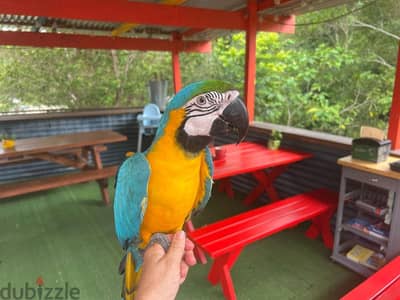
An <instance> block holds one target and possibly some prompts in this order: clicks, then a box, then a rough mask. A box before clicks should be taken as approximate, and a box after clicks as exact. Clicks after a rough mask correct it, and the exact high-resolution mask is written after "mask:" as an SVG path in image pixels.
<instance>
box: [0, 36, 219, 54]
mask: <svg viewBox="0 0 400 300" xmlns="http://www.w3.org/2000/svg"><path fill="white" fill-rule="evenodd" d="M0 45H16V46H32V47H49V48H57V47H59V48H77V47H79V48H81V49H125V50H140V51H179V52H180V51H182V52H211V43H210V42H208V41H205V42H192V41H180V40H175V41H171V40H161V39H144V38H119V37H108V36H89V35H78V34H59V33H38V32H18V31H3V32H0Z"/></svg>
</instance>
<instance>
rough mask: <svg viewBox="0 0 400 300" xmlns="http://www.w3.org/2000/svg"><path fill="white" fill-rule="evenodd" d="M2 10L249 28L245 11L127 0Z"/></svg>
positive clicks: (51, 2) (49, 2) (74, 0)
mask: <svg viewBox="0 0 400 300" xmlns="http://www.w3.org/2000/svg"><path fill="white" fill-rule="evenodd" d="M0 13H2V14H14V15H27V16H45V17H53V18H66V19H78V20H92V21H104V22H118V23H119V22H121V23H138V24H152V25H164V26H178V27H190V28H218V29H234V30H245V29H246V22H245V17H244V15H243V13H242V12H231V11H223V10H215V9H203V8H194V7H184V6H171V5H164V4H153V3H144V2H129V1H126V0H113V1H109V0H107V1H106V0H84V1H82V0H41V1H37V0H17V1H16V0H1V1H0Z"/></svg>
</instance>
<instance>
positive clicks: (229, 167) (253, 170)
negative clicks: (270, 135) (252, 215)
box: [212, 142, 312, 205]
mask: <svg viewBox="0 0 400 300" xmlns="http://www.w3.org/2000/svg"><path fill="white" fill-rule="evenodd" d="M220 148H221V149H223V150H224V152H225V157H224V158H223V159H220V160H214V176H213V179H214V180H221V183H220V186H219V187H220V190H221V191H225V192H226V193H227V194H228V195H229V196H233V190H232V185H231V182H230V177H232V176H236V175H241V174H246V173H250V174H252V175H253V176H254V178H255V179H256V180H257V183H258V184H257V186H256V187H255V188H254V189H253V190H252V191H251V192H250V194H249V195H247V197H246V199H245V200H244V203H245V204H248V205H249V204H251V203H253V202H254V201H256V200H257V198H258V197H260V196H261V194H262V193H263V192H264V191H265V192H266V193H267V195H268V196H269V198H270V199H271V201H276V200H279V196H278V193H277V191H276V189H275V188H274V186H273V182H274V180H275V179H276V178H277V177H278V176H279V175H281V174H282V173H283V172H284V171H285V170H286V169H287V167H288V166H289V165H291V164H293V163H296V162H299V161H302V160H304V159H307V158H310V157H311V156H312V155H311V154H309V153H304V152H298V151H292V150H287V149H277V150H271V149H268V148H267V147H266V146H264V145H261V144H257V143H253V142H243V143H240V144H229V145H223V146H220ZM212 151H215V150H212ZM267 169H268V171H267V172H266V170H267Z"/></svg>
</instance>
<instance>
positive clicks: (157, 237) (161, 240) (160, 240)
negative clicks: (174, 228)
mask: <svg viewBox="0 0 400 300" xmlns="http://www.w3.org/2000/svg"><path fill="white" fill-rule="evenodd" d="M155 243H157V244H159V245H160V246H161V247H163V249H164V251H165V253H167V252H168V249H169V246H170V245H171V240H170V239H169V237H168V235H167V234H165V233H158V232H157V233H154V234H153V235H152V236H151V239H150V242H149V244H148V245H147V246H146V249H147V248H150V247H151V246H153V245H154V244H155ZM145 251H146V250H145Z"/></svg>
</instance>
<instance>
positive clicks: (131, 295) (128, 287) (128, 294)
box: [120, 252, 142, 300]
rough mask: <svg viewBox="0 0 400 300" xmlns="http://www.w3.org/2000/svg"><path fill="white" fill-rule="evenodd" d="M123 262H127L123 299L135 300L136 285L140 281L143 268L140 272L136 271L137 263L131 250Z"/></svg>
mask: <svg viewBox="0 0 400 300" xmlns="http://www.w3.org/2000/svg"><path fill="white" fill-rule="evenodd" d="M122 262H125V274H124V280H123V284H122V299H123V300H133V299H135V293H136V292H135V291H136V286H137V283H138V281H139V278H140V274H141V273H142V269H141V268H140V269H139V270H138V272H135V263H134V260H133V257H132V253H131V252H128V253H127V254H126V256H125V257H124V258H123V259H122ZM122 262H121V263H122ZM120 270H121V266H120Z"/></svg>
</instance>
